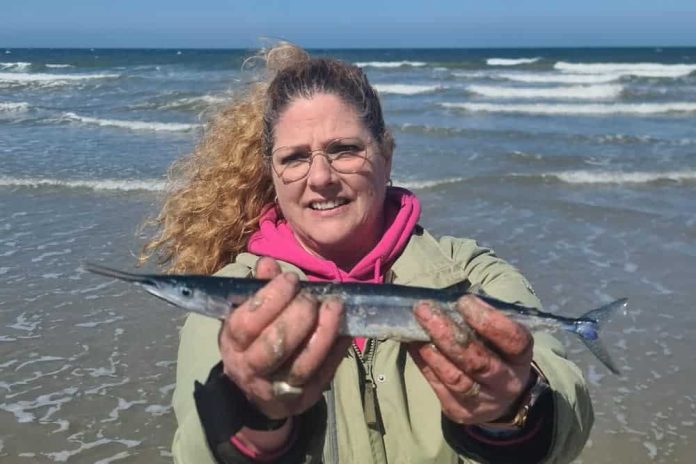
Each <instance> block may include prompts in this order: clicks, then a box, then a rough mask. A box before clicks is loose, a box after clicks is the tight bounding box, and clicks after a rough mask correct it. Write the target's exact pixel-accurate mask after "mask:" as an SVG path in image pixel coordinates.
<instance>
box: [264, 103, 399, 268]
mask: <svg viewBox="0 0 696 464" xmlns="http://www.w3.org/2000/svg"><path fill="white" fill-rule="evenodd" d="M274 135H275V140H274V146H273V153H274V154H273V156H274V157H276V158H277V157H278V154H279V153H292V152H297V153H300V154H305V156H306V154H307V152H309V151H315V150H324V149H326V148H327V146H329V144H330V143H331V142H332V141H335V140H336V139H346V138H347V139H354V140H355V139H357V140H359V141H362V142H363V143H364V145H365V146H366V150H365V152H364V154H365V156H367V161H366V162H365V163H364V164H363V165H362V167H361V168H360V169H359V170H358V172H355V173H351V174H341V173H339V172H336V171H335V170H334V169H333V168H332V167H331V165H330V164H329V163H328V161H327V159H326V158H325V157H324V156H321V155H318V156H314V157H313V158H312V162H311V165H310V167H309V172H308V174H307V176H306V177H304V178H303V179H300V180H297V181H295V182H289V183H288V182H284V181H283V179H281V178H280V177H279V176H278V174H277V173H276V172H275V171H274V172H273V174H272V175H273V184H274V186H275V191H276V195H277V196H278V205H279V207H280V209H281V211H282V213H283V216H284V217H285V219H286V220H287V221H288V223H289V224H290V226H291V228H292V230H293V232H294V233H295V236H296V237H297V239H298V241H299V242H300V244H301V245H302V246H303V247H304V248H305V249H307V250H308V251H310V252H312V253H314V254H317V255H319V256H321V257H323V258H325V259H330V260H332V261H334V262H336V263H337V264H338V265H339V266H342V267H346V266H349V267H352V265H354V264H356V263H357V261H358V260H359V259H360V258H362V257H363V256H364V255H365V254H366V253H368V252H369V251H370V250H371V249H372V247H374V245H375V244H376V243H377V241H378V240H379V238H380V236H381V234H382V231H383V208H384V197H385V193H386V183H387V180H388V179H389V175H390V171H391V153H389V154H387V156H383V155H382V154H381V153H380V149H379V147H378V145H377V142H376V141H374V140H373V139H372V136H371V134H370V131H369V130H368V129H367V127H365V125H364V124H363V123H362V121H361V120H360V118H359V117H358V115H357V113H356V111H355V109H354V108H353V107H352V106H351V105H350V104H347V103H345V102H344V101H343V100H342V99H341V98H340V97H337V96H335V95H332V94H323V93H321V94H316V95H314V96H313V97H311V98H298V99H296V100H293V101H292V102H291V103H290V105H289V106H288V107H287V109H286V110H285V111H284V112H283V113H282V114H281V116H280V118H279V119H278V122H277V124H276V126H275V134H274ZM288 150H289V151H288ZM316 153H317V152H315V155H316Z"/></svg>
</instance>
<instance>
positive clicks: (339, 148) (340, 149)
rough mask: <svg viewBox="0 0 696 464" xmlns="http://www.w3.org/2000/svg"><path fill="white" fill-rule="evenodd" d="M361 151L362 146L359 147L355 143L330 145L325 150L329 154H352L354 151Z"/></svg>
mask: <svg viewBox="0 0 696 464" xmlns="http://www.w3.org/2000/svg"><path fill="white" fill-rule="evenodd" d="M360 151H362V148H360V147H359V146H357V145H343V144H341V145H332V146H331V147H329V148H328V149H327V150H326V152H327V153H328V154H331V155H339V154H344V153H348V154H354V153H359V152H360Z"/></svg>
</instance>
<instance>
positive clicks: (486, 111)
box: [0, 48, 696, 464]
mask: <svg viewBox="0 0 696 464" xmlns="http://www.w3.org/2000/svg"><path fill="white" fill-rule="evenodd" d="M315 53H316V54H328V55H333V56H337V57H339V58H342V59H345V60H347V61H350V62H353V63H356V64H358V65H359V66H361V67H363V68H364V69H365V70H366V72H367V73H368V76H369V78H370V80H371V82H372V83H373V84H374V85H375V86H376V88H377V89H378V91H379V93H380V94H381V96H382V99H383V103H384V109H385V115H386V119H387V123H388V125H389V127H390V128H391V130H392V131H393V133H394V135H395V138H396V142H397V148H396V152H395V158H394V167H393V176H392V177H393V179H394V184H395V185H400V186H404V187H407V188H410V189H412V190H413V191H414V192H415V193H416V194H417V195H418V196H419V198H420V199H421V201H422V203H423V208H424V213H423V217H422V221H421V222H422V224H423V225H425V226H426V227H428V228H429V229H431V230H432V231H433V232H434V233H436V234H438V235H446V234H447V235H455V236H463V237H473V238H476V239H478V240H479V242H480V243H481V244H483V245H486V246H489V247H491V248H493V249H494V250H496V252H497V253H498V254H499V255H500V256H502V257H504V258H505V259H507V260H508V261H510V262H512V263H513V264H515V265H516V266H518V267H519V268H520V269H521V270H522V271H523V272H524V274H525V275H526V276H527V277H528V279H529V280H530V281H531V283H532V284H533V286H534V287H535V289H536V291H537V293H538V295H539V296H540V297H541V299H542V301H543V302H544V304H545V307H546V309H547V310H552V311H556V312H558V313H560V314H564V315H569V316H572V315H579V314H581V313H583V312H585V311H586V310H588V309H590V308H593V307H596V306H599V305H600V304H602V303H606V302H608V301H610V300H612V299H614V298H619V297H628V298H629V305H630V311H629V312H628V313H627V314H626V315H625V316H622V317H619V318H617V319H616V320H614V321H612V322H611V323H610V324H608V325H607V327H606V329H605V330H604V332H603V334H602V337H603V339H604V340H605V342H606V345H607V347H608V349H609V351H610V352H611V353H612V356H613V357H614V359H615V360H616V362H617V364H618V366H619V368H620V369H621V370H622V375H621V376H614V375H612V374H610V373H609V372H608V371H607V370H606V369H604V368H603V366H601V364H599V363H598V361H597V360H596V359H594V358H593V357H592V356H591V355H590V354H589V353H587V351H586V349H585V348H584V347H583V346H582V345H581V344H579V343H578V342H577V341H576V340H574V339H572V338H570V337H567V336H564V335H562V334H561V335H560V338H561V340H562V341H563V343H564V344H565V346H566V347H567V349H568V356H569V357H570V358H571V359H573V360H574V361H575V362H576V363H577V364H578V366H579V367H580V369H581V370H582V371H583V373H584V374H585V376H586V377H587V379H588V382H589V385H590V389H591V394H592V398H593V402H594V407H595V414H596V421H595V425H594V429H593V431H592V435H591V439H590V441H589V443H588V445H587V447H586V448H585V450H584V451H583V453H582V455H581V456H580V458H579V459H578V461H577V462H580V463H612V464H613V463H616V462H632V463H653V462H655V463H679V462H691V461H692V460H693V455H694V453H696V390H694V382H695V381H696V363H694V361H693V351H694V338H695V337H696V311H694V301H696V286H695V285H694V283H695V282H696V48H664V49H662V48H627V49H620V48H616V49H610V48H606V49H602V48H594V49H477V50H465V49H461V50H459V49H447V50H421V49H417V50H405V49H404V50H377V49H375V50H329V51H327V50H317V51H315ZM248 55H249V53H248V52H246V51H243V50H183V49H182V50H134V49H128V50H100V49H83V50H60V49H50V50H47V49H2V48H0V279H2V280H0V461H2V462H12V463H15V462H18V463H21V462H27V463H29V462H31V463H34V462H70V463H95V462H96V463H101V464H106V463H112V462H124V463H125V462H143V463H144V462H147V463H153V462H169V461H171V455H170V452H169V446H170V442H171V439H172V435H173V431H174V428H175V418H174V414H173V411H172V408H171V405H170V402H171V394H172V391H173V388H174V381H175V369H176V355H177V342H178V334H177V330H178V328H179V327H180V326H181V324H182V321H183V315H182V314H181V313H179V312H177V311H173V310H172V309H171V307H169V306H167V305H166V304H164V303H162V302H160V301H158V300H156V299H154V298H151V297H148V296H145V295H143V294H142V293H139V292H137V291H134V290H133V289H132V288H130V287H129V286H126V285H124V284H122V283H118V282H111V281H109V280H105V279H103V278H101V277H98V276H95V275H91V274H88V273H86V272H85V271H83V270H82V269H81V267H80V265H81V263H82V262H84V261H93V262H98V263H102V264H106V265H110V266H113V267H117V268H123V269H133V268H134V265H135V261H136V260H135V256H136V255H137V253H138V251H139V247H140V246H141V245H142V243H143V233H142V231H141V229H140V227H139V226H140V225H141V224H142V223H143V222H144V220H145V219H146V218H147V217H148V216H150V215H152V214H154V213H155V212H156V211H157V206H158V204H159V202H160V201H161V198H162V193H163V190H164V188H165V185H166V183H165V172H166V170H167V167H168V166H169V164H170V163H171V162H172V161H173V160H175V159H177V158H178V157H180V156H183V155H185V154H187V153H189V152H190V151H191V149H192V147H193V146H194V144H195V143H196V140H197V138H198V137H199V136H200V134H201V130H202V127H203V125H204V124H205V121H206V118H207V117H208V116H209V115H210V114H211V113H212V112H214V111H215V109H216V108H218V107H219V106H220V105H221V104H224V102H225V101H226V99H227V98H229V95H230V93H231V91H233V90H234V89H235V88H237V87H238V86H239V85H243V83H245V82H248V80H249V73H248V72H246V71H242V64H243V62H244V58H245V57H247V56H248ZM149 269H152V267H150V268H149Z"/></svg>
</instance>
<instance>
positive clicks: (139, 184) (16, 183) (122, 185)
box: [0, 176, 166, 192]
mask: <svg viewBox="0 0 696 464" xmlns="http://www.w3.org/2000/svg"><path fill="white" fill-rule="evenodd" d="M0 187H30V188H40V187H62V188H82V189H91V190H96V191H99V190H120V191H124V192H130V191H138V190H141V191H150V192H160V191H163V190H164V189H165V187H166V182H165V181H163V180H160V179H137V180H136V179H100V180H66V179H50V178H39V177H25V178H20V177H9V176H0Z"/></svg>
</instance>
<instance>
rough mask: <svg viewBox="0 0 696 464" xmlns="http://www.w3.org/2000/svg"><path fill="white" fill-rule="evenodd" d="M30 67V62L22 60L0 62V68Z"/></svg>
mask: <svg viewBox="0 0 696 464" xmlns="http://www.w3.org/2000/svg"><path fill="white" fill-rule="evenodd" d="M30 67H31V63H26V62H23V61H16V62H14V63H8V62H5V63H0V69H6V70H10V71H26V70H27V69H29V68H30Z"/></svg>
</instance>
